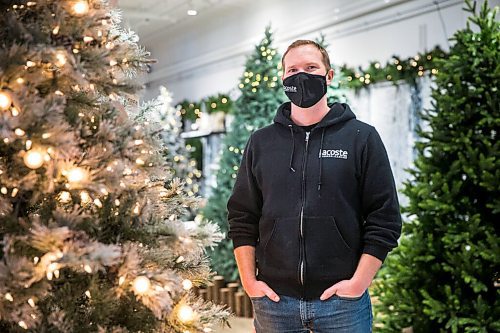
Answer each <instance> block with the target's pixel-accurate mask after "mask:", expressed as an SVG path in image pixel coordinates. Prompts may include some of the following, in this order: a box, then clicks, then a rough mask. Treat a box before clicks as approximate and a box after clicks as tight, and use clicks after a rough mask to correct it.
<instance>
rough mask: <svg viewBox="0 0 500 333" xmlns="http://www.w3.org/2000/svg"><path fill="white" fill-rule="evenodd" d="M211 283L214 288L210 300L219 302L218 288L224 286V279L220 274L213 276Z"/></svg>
mask: <svg viewBox="0 0 500 333" xmlns="http://www.w3.org/2000/svg"><path fill="white" fill-rule="evenodd" d="M213 284H214V289H213V295H212V300H213V302H214V303H221V301H220V290H221V289H222V288H224V285H225V284H226V282H225V281H224V277H223V276H221V275H217V276H215V277H214V281H213Z"/></svg>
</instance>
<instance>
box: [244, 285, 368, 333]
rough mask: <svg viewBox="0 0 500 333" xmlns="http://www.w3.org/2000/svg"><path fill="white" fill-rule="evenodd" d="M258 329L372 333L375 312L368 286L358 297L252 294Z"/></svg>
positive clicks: (259, 332) (267, 332)
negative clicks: (319, 297)
mask: <svg viewBox="0 0 500 333" xmlns="http://www.w3.org/2000/svg"><path fill="white" fill-rule="evenodd" d="M251 300H252V304H253V307H254V326H255V331H256V332H257V333H285V332H287V333H308V332H310V331H312V332H313V333H371V332H372V323H373V314H372V305H371V301H370V295H369V294H368V290H366V291H365V292H364V293H363V295H361V296H360V297H357V298H346V297H341V296H337V295H333V296H332V297H330V298H329V299H327V300H325V301H321V300H320V299H314V300H309V301H305V300H301V299H297V298H294V297H289V296H282V295H280V301H279V302H278V303H275V302H273V301H271V300H270V299H269V298H268V297H267V296H264V297H251Z"/></svg>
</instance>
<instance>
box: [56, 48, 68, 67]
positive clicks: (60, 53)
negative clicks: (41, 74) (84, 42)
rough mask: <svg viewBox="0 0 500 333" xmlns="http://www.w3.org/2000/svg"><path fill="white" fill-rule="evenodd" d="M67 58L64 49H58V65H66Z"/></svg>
mask: <svg viewBox="0 0 500 333" xmlns="http://www.w3.org/2000/svg"><path fill="white" fill-rule="evenodd" d="M66 62H67V59H66V55H65V54H64V52H63V51H58V52H57V53H56V65H57V67H62V66H64V65H66Z"/></svg>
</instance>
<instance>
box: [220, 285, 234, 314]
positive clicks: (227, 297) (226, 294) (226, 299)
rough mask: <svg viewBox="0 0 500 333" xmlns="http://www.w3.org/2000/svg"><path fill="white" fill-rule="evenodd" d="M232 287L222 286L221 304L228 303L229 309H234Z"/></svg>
mask: <svg viewBox="0 0 500 333" xmlns="http://www.w3.org/2000/svg"><path fill="white" fill-rule="evenodd" d="M231 296H232V295H231V289H229V288H222V289H221V290H220V304H222V305H227V306H228V308H229V309H232V303H233V302H232V299H231Z"/></svg>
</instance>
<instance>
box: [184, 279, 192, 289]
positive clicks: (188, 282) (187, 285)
mask: <svg viewBox="0 0 500 333" xmlns="http://www.w3.org/2000/svg"><path fill="white" fill-rule="evenodd" d="M182 288H184V290H189V289H191V288H193V282H191V280H188V279H185V280H184V281H182Z"/></svg>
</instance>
